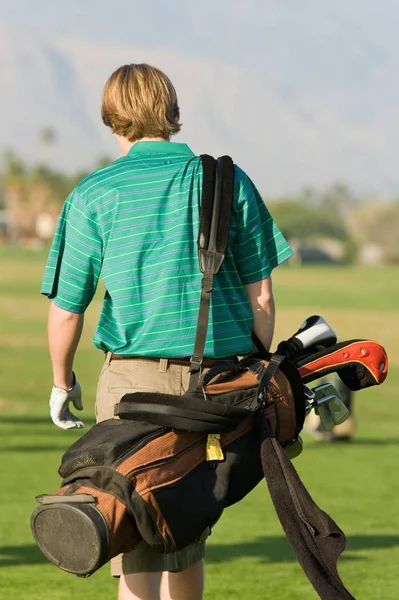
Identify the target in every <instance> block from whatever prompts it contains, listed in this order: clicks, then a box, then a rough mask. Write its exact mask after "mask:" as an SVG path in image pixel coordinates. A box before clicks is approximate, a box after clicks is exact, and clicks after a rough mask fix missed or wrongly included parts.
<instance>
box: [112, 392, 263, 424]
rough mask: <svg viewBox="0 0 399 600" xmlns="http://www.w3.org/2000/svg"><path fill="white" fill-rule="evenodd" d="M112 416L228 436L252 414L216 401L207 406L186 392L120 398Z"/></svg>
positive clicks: (143, 394)
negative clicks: (226, 434)
mask: <svg viewBox="0 0 399 600" xmlns="http://www.w3.org/2000/svg"><path fill="white" fill-rule="evenodd" d="M255 393H256V390H255V389H254V394H255ZM114 414H115V416H117V417H120V418H121V419H132V420H134V421H145V422H146V423H151V424H152V425H161V426H162V427H170V428H171V429H178V430H181V431H194V432H196V433H228V432H230V431H233V430H234V429H236V427H238V425H239V424H240V423H242V421H243V420H244V419H246V418H247V417H249V416H251V414H252V411H250V410H248V409H246V408H243V407H239V406H227V405H225V404H222V403H221V402H217V401H216V400H215V398H212V402H210V401H209V400H205V399H204V398H202V397H201V396H199V395H198V396H197V397H196V396H194V395H192V394H190V393H189V392H187V393H186V394H184V395H183V396H181V397H178V396H175V395H173V394H156V393H153V392H134V393H131V394H125V396H123V398H122V399H121V401H120V402H119V403H118V404H116V405H115V412H114Z"/></svg>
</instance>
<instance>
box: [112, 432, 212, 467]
mask: <svg viewBox="0 0 399 600" xmlns="http://www.w3.org/2000/svg"><path fill="white" fill-rule="evenodd" d="M201 439H203V440H205V439H206V435H204V434H202V433H184V432H180V433H175V432H173V431H171V432H169V433H166V434H165V435H163V436H161V437H159V438H157V439H155V440H153V441H152V442H150V443H149V444H147V445H146V446H145V447H144V448H141V450H139V451H138V452H136V453H135V454H133V455H132V456H130V457H129V458H127V459H126V460H125V461H123V462H122V463H121V464H120V465H119V467H118V468H117V471H119V473H122V475H127V474H128V473H130V472H131V471H133V470H134V469H137V468H138V467H145V466H146V465H148V464H150V463H152V462H154V461H155V460H163V459H167V458H171V457H173V456H174V455H175V454H178V453H180V452H182V451H183V450H184V449H185V448H186V447H187V446H188V445H190V444H193V443H195V442H197V441H198V442H199V441H200V440H201Z"/></svg>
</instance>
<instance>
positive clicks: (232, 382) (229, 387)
mask: <svg viewBox="0 0 399 600" xmlns="http://www.w3.org/2000/svg"><path fill="white" fill-rule="evenodd" d="M262 362H265V361H262ZM265 364H267V363H265ZM218 379H221V381H220V383H217V381H216V382H215V383H210V384H208V385H207V386H206V388H205V389H206V391H207V392H208V394H212V396H213V395H215V396H217V395H218V394H225V393H226V392H235V391H238V390H245V389H248V388H252V387H256V386H257V385H258V377H257V375H256V374H255V373H251V372H250V371H244V372H243V373H242V374H240V375H238V376H235V377H234V378H232V379H227V380H223V376H221V377H220V378H218Z"/></svg>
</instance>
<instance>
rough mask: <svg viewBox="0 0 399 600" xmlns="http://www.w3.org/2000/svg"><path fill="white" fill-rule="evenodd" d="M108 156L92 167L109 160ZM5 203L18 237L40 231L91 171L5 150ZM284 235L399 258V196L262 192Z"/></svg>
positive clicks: (341, 250) (350, 255)
mask: <svg viewBox="0 0 399 600" xmlns="http://www.w3.org/2000/svg"><path fill="white" fill-rule="evenodd" d="M110 160H111V159H110V158H108V157H103V158H101V159H100V160H98V162H97V164H95V165H93V168H96V167H101V166H105V165H106V164H108V163H109V162H110ZM2 163H3V165H2V169H1V172H0V208H4V209H6V214H7V225H8V228H9V231H10V232H12V235H11V238H12V239H13V240H14V241H17V242H18V241H23V240H24V239H32V238H35V237H37V219H38V217H39V216H40V215H43V214H46V215H49V216H50V217H52V218H53V220H54V221H55V220H56V218H57V217H58V214H59V212H60V209H61V206H62V204H63V202H64V201H65V199H66V197H67V196H68V194H69V193H70V191H71V190H72V189H73V188H74V187H75V186H76V185H77V183H78V182H79V181H80V180H81V179H82V178H83V177H85V176H86V175H87V174H88V173H89V171H79V172H76V173H73V174H67V173H63V172H60V171H57V170H54V169H52V168H50V167H48V166H47V165H46V164H44V163H40V164H36V165H28V164H26V163H25V162H24V161H23V160H22V159H21V158H20V157H19V156H18V155H17V154H16V153H14V152H11V151H8V152H6V153H4V155H3V161H2ZM263 198H264V200H265V202H266V204H267V206H268V208H269V210H270V212H271V214H272V216H273V217H274V219H275V220H276V222H277V223H278V226H279V227H280V229H281V230H282V232H283V234H284V235H285V237H286V238H287V239H288V240H290V242H291V244H293V245H294V246H295V245H296V246H297V247H298V248H303V247H312V246H313V247H319V248H327V250H328V251H330V252H332V254H334V248H335V250H336V252H335V258H336V260H337V261H338V262H347V263H348V262H354V261H356V260H359V258H360V256H361V255H362V253H363V254H364V252H365V250H367V251H368V252H369V253H370V252H371V253H372V252H374V255H375V257H377V258H378V260H379V262H384V263H399V200H391V201H384V200H382V199H378V198H367V197H361V196H358V195H356V194H355V193H354V192H352V191H351V190H350V188H349V187H348V186H346V185H344V184H342V183H335V184H333V185H331V186H329V187H328V188H327V189H325V190H322V191H320V190H315V189H313V188H305V189H303V190H301V191H300V192H298V194H294V195H291V196H286V197H278V198H274V197H268V196H267V195H264V196H263Z"/></svg>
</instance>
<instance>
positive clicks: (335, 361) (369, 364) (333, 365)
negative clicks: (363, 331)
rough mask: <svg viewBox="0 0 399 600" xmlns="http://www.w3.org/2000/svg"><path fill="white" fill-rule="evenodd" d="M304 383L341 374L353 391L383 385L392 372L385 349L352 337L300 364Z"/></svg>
mask: <svg viewBox="0 0 399 600" xmlns="http://www.w3.org/2000/svg"><path fill="white" fill-rule="evenodd" d="M296 366H297V368H298V370H299V373H300V375H301V377H302V381H303V383H308V382H310V381H314V380H315V379H319V378H320V377H325V376H326V375H329V374H330V373H337V374H338V375H339V377H340V379H341V380H342V382H343V383H344V384H345V385H346V386H347V387H348V388H349V389H350V390H351V391H353V392H355V391H357V390H361V389H365V388H368V387H371V386H373V385H380V384H381V383H383V382H384V381H385V379H386V377H387V374H388V357H387V354H386V352H385V350H384V348H383V347H382V346H381V345H380V344H378V343H377V342H373V341H371V340H349V341H345V342H339V343H338V344H334V346H331V347H330V348H325V349H324V350H321V351H319V352H316V353H315V354H313V355H311V356H308V357H306V358H304V359H303V360H301V361H299V362H298V363H297V365H296Z"/></svg>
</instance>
